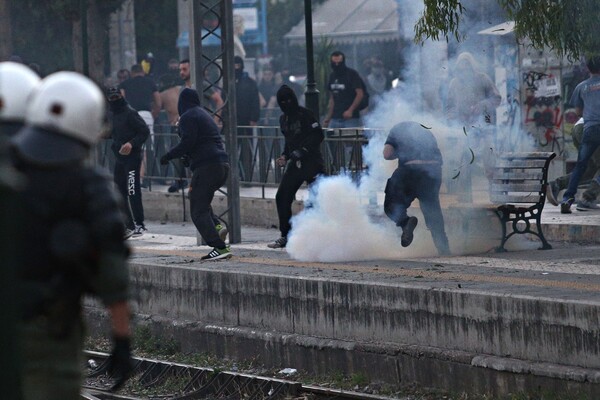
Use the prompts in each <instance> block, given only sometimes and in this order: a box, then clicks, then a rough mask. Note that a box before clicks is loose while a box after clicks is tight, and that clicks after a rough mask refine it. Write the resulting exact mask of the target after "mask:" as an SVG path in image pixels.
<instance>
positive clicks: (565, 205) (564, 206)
mask: <svg viewBox="0 0 600 400" xmlns="http://www.w3.org/2000/svg"><path fill="white" fill-rule="evenodd" d="M574 202H575V199H574V198H573V197H571V198H568V199H567V200H563V201H562V203H560V213H561V214H571V212H572V211H571V206H572V205H573V203H574Z"/></svg>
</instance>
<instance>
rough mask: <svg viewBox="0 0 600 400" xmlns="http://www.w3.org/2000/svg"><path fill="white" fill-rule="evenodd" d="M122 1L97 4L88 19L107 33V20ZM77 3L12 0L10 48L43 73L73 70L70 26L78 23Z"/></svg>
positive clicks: (60, 0)
mask: <svg viewBox="0 0 600 400" xmlns="http://www.w3.org/2000/svg"><path fill="white" fill-rule="evenodd" d="M123 2H124V0H101V1H96V4H95V6H96V10H97V12H98V15H94V16H93V17H92V16H91V17H90V18H94V21H93V22H94V23H99V24H100V25H101V26H100V28H101V29H100V30H101V31H103V32H106V31H107V28H108V21H109V16H110V14H111V13H112V12H114V11H116V10H117V9H118V8H119V7H120V6H121V5H122V4H123ZM80 11H81V9H80V0H54V1H39V0H11V1H10V16H11V20H12V21H11V22H12V42H13V43H12V48H13V52H14V53H15V54H18V55H20V56H21V57H22V58H23V59H24V60H25V61H26V62H35V63H38V64H40V65H41V67H42V71H43V72H44V73H50V72H54V71H56V70H64V69H73V68H74V61H73V51H74V49H73V40H72V38H73V33H74V32H73V24H74V23H75V22H77V21H79V20H80V17H81V14H80Z"/></svg>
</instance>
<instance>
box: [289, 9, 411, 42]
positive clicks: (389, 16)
mask: <svg viewBox="0 0 600 400" xmlns="http://www.w3.org/2000/svg"><path fill="white" fill-rule="evenodd" d="M396 8H397V3H396V1H395V0H328V1H326V2H325V3H323V4H321V6H319V7H318V8H317V9H315V10H314V11H313V15H312V20H313V38H314V39H316V40H318V39H319V38H321V37H325V38H328V39H330V40H332V41H333V43H335V44H352V43H368V42H382V41H392V40H397V39H398V38H399V37H400V34H399V32H398V13H397V11H396ZM305 37H306V36H305V29H304V19H303V20H302V21H301V22H300V23H299V24H298V25H296V26H295V27H293V28H292V29H291V30H290V31H289V32H288V33H287V34H286V35H285V36H284V38H285V39H286V40H287V41H288V42H289V43H290V44H303V43H304V42H305Z"/></svg>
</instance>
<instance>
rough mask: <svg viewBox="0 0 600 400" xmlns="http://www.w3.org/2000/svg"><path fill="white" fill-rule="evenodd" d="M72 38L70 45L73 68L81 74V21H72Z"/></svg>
mask: <svg viewBox="0 0 600 400" xmlns="http://www.w3.org/2000/svg"><path fill="white" fill-rule="evenodd" d="M72 35H73V36H72V37H71V44H72V45H73V67H74V68H75V71H77V72H79V73H83V49H82V42H81V20H74V21H73V34H72Z"/></svg>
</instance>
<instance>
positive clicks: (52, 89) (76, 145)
mask: <svg viewBox="0 0 600 400" xmlns="http://www.w3.org/2000/svg"><path fill="white" fill-rule="evenodd" d="M104 118H105V100H104V96H103V94H102V91H101V90H100V88H98V86H97V85H96V84H95V83H94V82H93V81H91V80H90V79H88V78H86V77H85V76H83V75H81V74H78V73H76V72H57V73H54V74H52V75H49V76H48V77H46V78H45V79H43V80H42V83H41V85H39V86H38V88H37V89H36V90H35V91H34V93H33V95H32V96H31V101H30V102H29V105H28V107H27V112H26V114H25V124H26V126H25V128H23V129H22V130H21V131H20V132H19V133H18V134H17V135H16V136H15V137H14V138H13V141H12V142H13V145H14V148H15V150H16V151H17V154H18V155H19V156H20V157H21V158H23V159H25V160H28V161H30V162H33V163H38V164H44V165H53V164H62V163H66V162H76V161H80V160H83V159H84V158H85V157H86V156H87V153H88V150H89V148H90V147H91V146H92V145H94V144H95V143H97V142H98V140H99V139H100V136H101V134H102V128H103V124H104Z"/></svg>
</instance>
